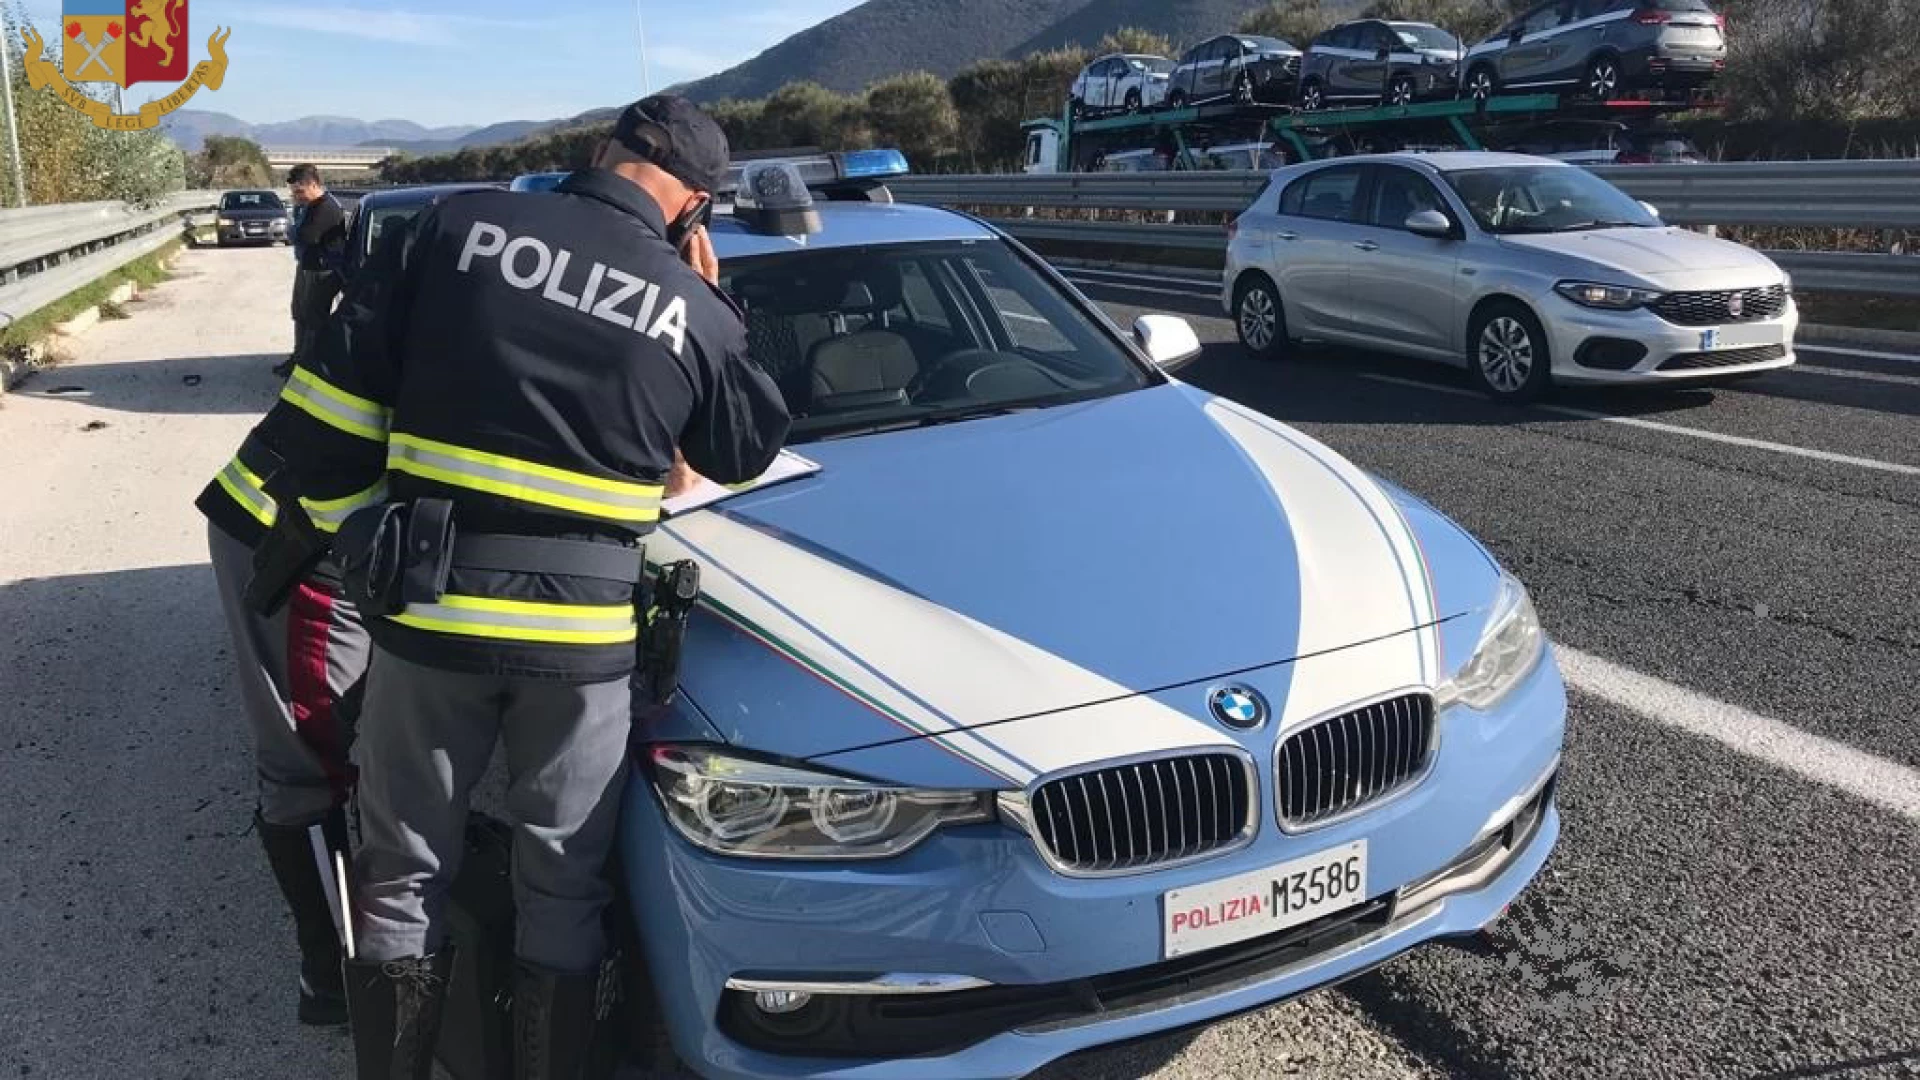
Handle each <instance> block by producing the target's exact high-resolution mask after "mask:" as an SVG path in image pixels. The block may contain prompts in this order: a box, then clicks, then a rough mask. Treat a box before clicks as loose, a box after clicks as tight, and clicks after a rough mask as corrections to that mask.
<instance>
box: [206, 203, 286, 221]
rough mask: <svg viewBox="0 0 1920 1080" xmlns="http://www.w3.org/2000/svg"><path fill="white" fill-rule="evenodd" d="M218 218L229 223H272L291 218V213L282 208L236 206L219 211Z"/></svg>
mask: <svg viewBox="0 0 1920 1080" xmlns="http://www.w3.org/2000/svg"><path fill="white" fill-rule="evenodd" d="M219 216H220V217H223V218H226V219H227V220H229V221H273V220H275V219H277V218H287V217H292V216H293V211H292V210H289V209H287V208H286V207H284V206H283V207H280V208H278V209H276V208H274V207H271V206H237V207H235V208H233V209H232V210H222V211H220V212H219Z"/></svg>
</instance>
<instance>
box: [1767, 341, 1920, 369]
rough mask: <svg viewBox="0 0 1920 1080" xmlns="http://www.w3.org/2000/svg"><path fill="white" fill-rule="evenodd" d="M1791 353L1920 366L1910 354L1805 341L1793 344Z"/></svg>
mask: <svg viewBox="0 0 1920 1080" xmlns="http://www.w3.org/2000/svg"><path fill="white" fill-rule="evenodd" d="M1793 351H1795V352H1821V353H1832V354H1833V355H1835V356H1864V357H1866V358H1868V359H1869V360H1898V361H1900V362H1901V363H1905V364H1920V356H1915V355H1913V354H1912V353H1893V352H1878V351H1875V350H1873V349H1853V348H1843V347H1842V346H1839V345H1814V344H1811V343H1809V342H1805V341H1796V342H1794V343H1793Z"/></svg>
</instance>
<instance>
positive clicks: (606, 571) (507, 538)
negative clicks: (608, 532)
mask: <svg viewBox="0 0 1920 1080" xmlns="http://www.w3.org/2000/svg"><path fill="white" fill-rule="evenodd" d="M453 565H454V566H456V567H459V568H460V569H463V570H498V571H502V572H504V573H509V574H556V575H564V576H568V577H590V578H602V579H605V580H607V581H621V582H625V583H626V584H628V585H638V584H640V582H641V581H642V580H644V579H645V575H646V556H645V554H644V553H643V552H642V551H641V549H639V548H630V547H622V546H620V545H618V544H597V543H594V542H593V541H590V540H556V539H552V538H550V537H544V536H511V535H505V534H501V533H459V534H456V535H455V537H454V540H453Z"/></svg>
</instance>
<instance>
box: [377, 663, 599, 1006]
mask: <svg viewBox="0 0 1920 1080" xmlns="http://www.w3.org/2000/svg"><path fill="white" fill-rule="evenodd" d="M632 712H633V690H632V687H631V680H630V679H627V678H624V677H623V678H620V679H618V680H615V681H613V682H600V683H568V682H560V681H549V680H541V679H523V678H513V677H510V676H498V675H466V674H460V673H458V672H451V671H443V670H441V669H439V668H430V667H423V666H421V665H419V664H414V663H410V662H408V661H406V660H403V659H401V658H399V657H398V656H395V655H394V654H393V653H391V652H388V651H386V650H385V649H382V648H380V647H379V646H378V645H376V646H375V647H374V655H373V666H372V670H371V671H370V672H369V673H368V676H367V689H366V700H365V704H364V708H363V711H362V713H361V721H360V738H359V741H358V742H357V743H356V744H355V746H354V760H355V762H356V764H358V766H359V770H360V777H359V789H358V792H359V793H358V800H359V803H358V805H359V808H360V834H361V845H360V851H359V854H358V857H357V859H356V861H355V884H354V891H355V895H356V898H357V899H358V904H357V910H356V911H355V915H356V919H355V925H356V926H357V927H358V932H357V942H356V945H357V948H358V952H359V956H360V958H361V959H363V960H397V959H401V958H403V957H408V956H425V955H431V954H433V953H435V952H438V951H439V950H440V947H441V945H442V944H443V943H444V942H445V940H446V937H447V923H446V903H447V894H448V890H449V889H450V887H451V886H452V884H453V879H454V876H455V875H456V874H457V873H458V872H459V869H460V857H461V855H462V854H463V853H464V852H465V845H466V827H467V803H468V796H469V794H470V793H471V792H472V790H473V786H474V784H475V783H476V782H478V781H479V779H480V778H481V776H482V774H483V773H485V772H486V769H487V763H488V760H489V759H490V758H491V757H492V755H493V745H494V741H495V740H496V739H500V740H502V741H504V743H505V746H506V759H507V773H508V788H507V804H506V810H507V815H508V817H509V819H510V820H511V821H512V824H513V896H514V904H515V908H516V915H517V920H518V925H517V927H516V930H517V933H516V939H515V940H516V947H515V951H516V952H517V953H518V955H519V957H520V959H522V960H526V961H530V962H532V963H535V964H539V965H541V966H543V967H547V968H551V969H554V970H558V971H582V970H585V969H587V968H591V967H593V966H594V965H595V964H597V963H599V962H600V959H601V956H602V953H603V952H604V950H605V945H606V942H605V935H604V934H603V932H602V929H601V923H600V915H601V911H602V909H604V908H605V907H606V905H607V902H608V901H609V900H610V899H611V898H612V895H613V890H612V886H611V885H609V884H608V882H607V880H606V878H605V876H604V873H603V872H604V869H605V865H606V861H607V856H608V854H609V852H610V851H611V849H612V846H613V838H614V831H615V829H616V828H617V827H618V824H619V813H620V796H621V792H622V790H623V787H624V781H625V778H626V764H627V735H628V731H629V729H630V727H631V724H632Z"/></svg>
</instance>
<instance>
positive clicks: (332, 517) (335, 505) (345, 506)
mask: <svg viewBox="0 0 1920 1080" xmlns="http://www.w3.org/2000/svg"><path fill="white" fill-rule="evenodd" d="M386 501H387V478H386V477H384V476H383V477H381V478H380V480H379V482H377V483H375V484H374V485H373V486H372V487H370V488H368V489H367V490H365V491H361V492H356V493H354V494H352V495H348V496H347V497H346V498H343V499H301V500H300V505H301V506H302V507H303V508H305V509H306V511H307V517H308V518H309V519H311V520H312V521H313V525H314V528H317V529H319V530H320V531H321V532H324V533H335V532H339V531H340V526H341V524H342V523H344V522H345V521H346V520H347V518H348V517H350V516H352V515H353V512H354V511H356V510H361V509H364V508H366V507H369V506H376V505H378V504H380V503H383V502H386Z"/></svg>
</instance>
